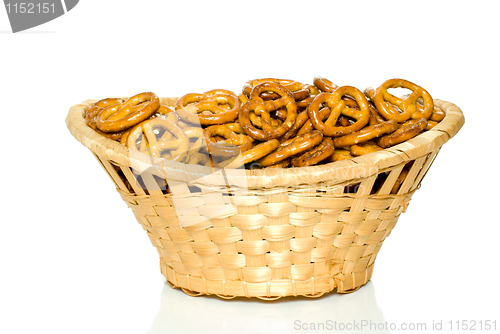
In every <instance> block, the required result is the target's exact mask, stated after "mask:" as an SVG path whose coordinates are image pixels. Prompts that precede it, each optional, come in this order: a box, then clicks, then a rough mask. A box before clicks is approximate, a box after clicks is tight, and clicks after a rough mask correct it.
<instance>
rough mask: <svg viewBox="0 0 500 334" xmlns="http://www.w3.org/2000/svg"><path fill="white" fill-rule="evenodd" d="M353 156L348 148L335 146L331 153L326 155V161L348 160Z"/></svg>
mask: <svg viewBox="0 0 500 334" xmlns="http://www.w3.org/2000/svg"><path fill="white" fill-rule="evenodd" d="M352 158H353V156H352V155H351V151H350V150H346V149H344V148H335V149H334V150H333V154H332V155H331V156H330V157H328V159H327V160H328V161H330V162H335V161H342V160H349V159H352Z"/></svg>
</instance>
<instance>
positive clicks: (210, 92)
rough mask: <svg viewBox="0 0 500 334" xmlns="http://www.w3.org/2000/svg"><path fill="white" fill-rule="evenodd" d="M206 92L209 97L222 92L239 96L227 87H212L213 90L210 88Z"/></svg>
mask: <svg viewBox="0 0 500 334" xmlns="http://www.w3.org/2000/svg"><path fill="white" fill-rule="evenodd" d="M204 94H205V95H206V96H208V97H211V96H214V95H220V94H225V95H231V96H234V97H237V96H236V94H234V92H232V91H230V90H227V89H212V90H209V91H208V92H205V93H204Z"/></svg>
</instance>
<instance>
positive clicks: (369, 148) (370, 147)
mask: <svg viewBox="0 0 500 334" xmlns="http://www.w3.org/2000/svg"><path fill="white" fill-rule="evenodd" d="M381 150H383V148H382V147H380V146H378V145H377V144H375V142H373V141H372V140H370V141H367V142H366V143H362V144H359V145H352V146H351V155H352V156H355V157H357V156H360V155H365V154H368V153H372V152H377V151H381Z"/></svg>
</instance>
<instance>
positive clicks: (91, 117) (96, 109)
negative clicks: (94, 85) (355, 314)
mask: <svg viewBox="0 0 500 334" xmlns="http://www.w3.org/2000/svg"><path fill="white" fill-rule="evenodd" d="M123 102H125V99H122V98H106V99H102V100H99V101H97V102H96V103H94V104H93V105H92V106H91V107H90V108H89V109H88V110H87V112H86V113H85V122H86V123H87V125H88V126H90V127H91V128H92V129H94V130H95V129H97V126H96V123H95V122H96V119H95V118H96V116H97V115H99V114H100V113H101V112H102V111H103V110H104V108H107V107H109V106H113V105H116V104H120V105H121V104H122V103H123Z"/></svg>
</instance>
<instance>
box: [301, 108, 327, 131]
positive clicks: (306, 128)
mask: <svg viewBox="0 0 500 334" xmlns="http://www.w3.org/2000/svg"><path fill="white" fill-rule="evenodd" d="M331 112H332V111H331V110H330V108H328V107H325V108H322V109H321V110H320V111H319V118H320V119H321V120H322V121H324V120H326V119H327V118H328V116H330V114H331ZM312 130H314V126H313V125H312V123H311V120H310V119H309V114H307V121H306V122H305V123H304V125H302V127H301V128H300V129H299V131H297V136H300V135H303V134H304V133H307V132H309V131H312Z"/></svg>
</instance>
